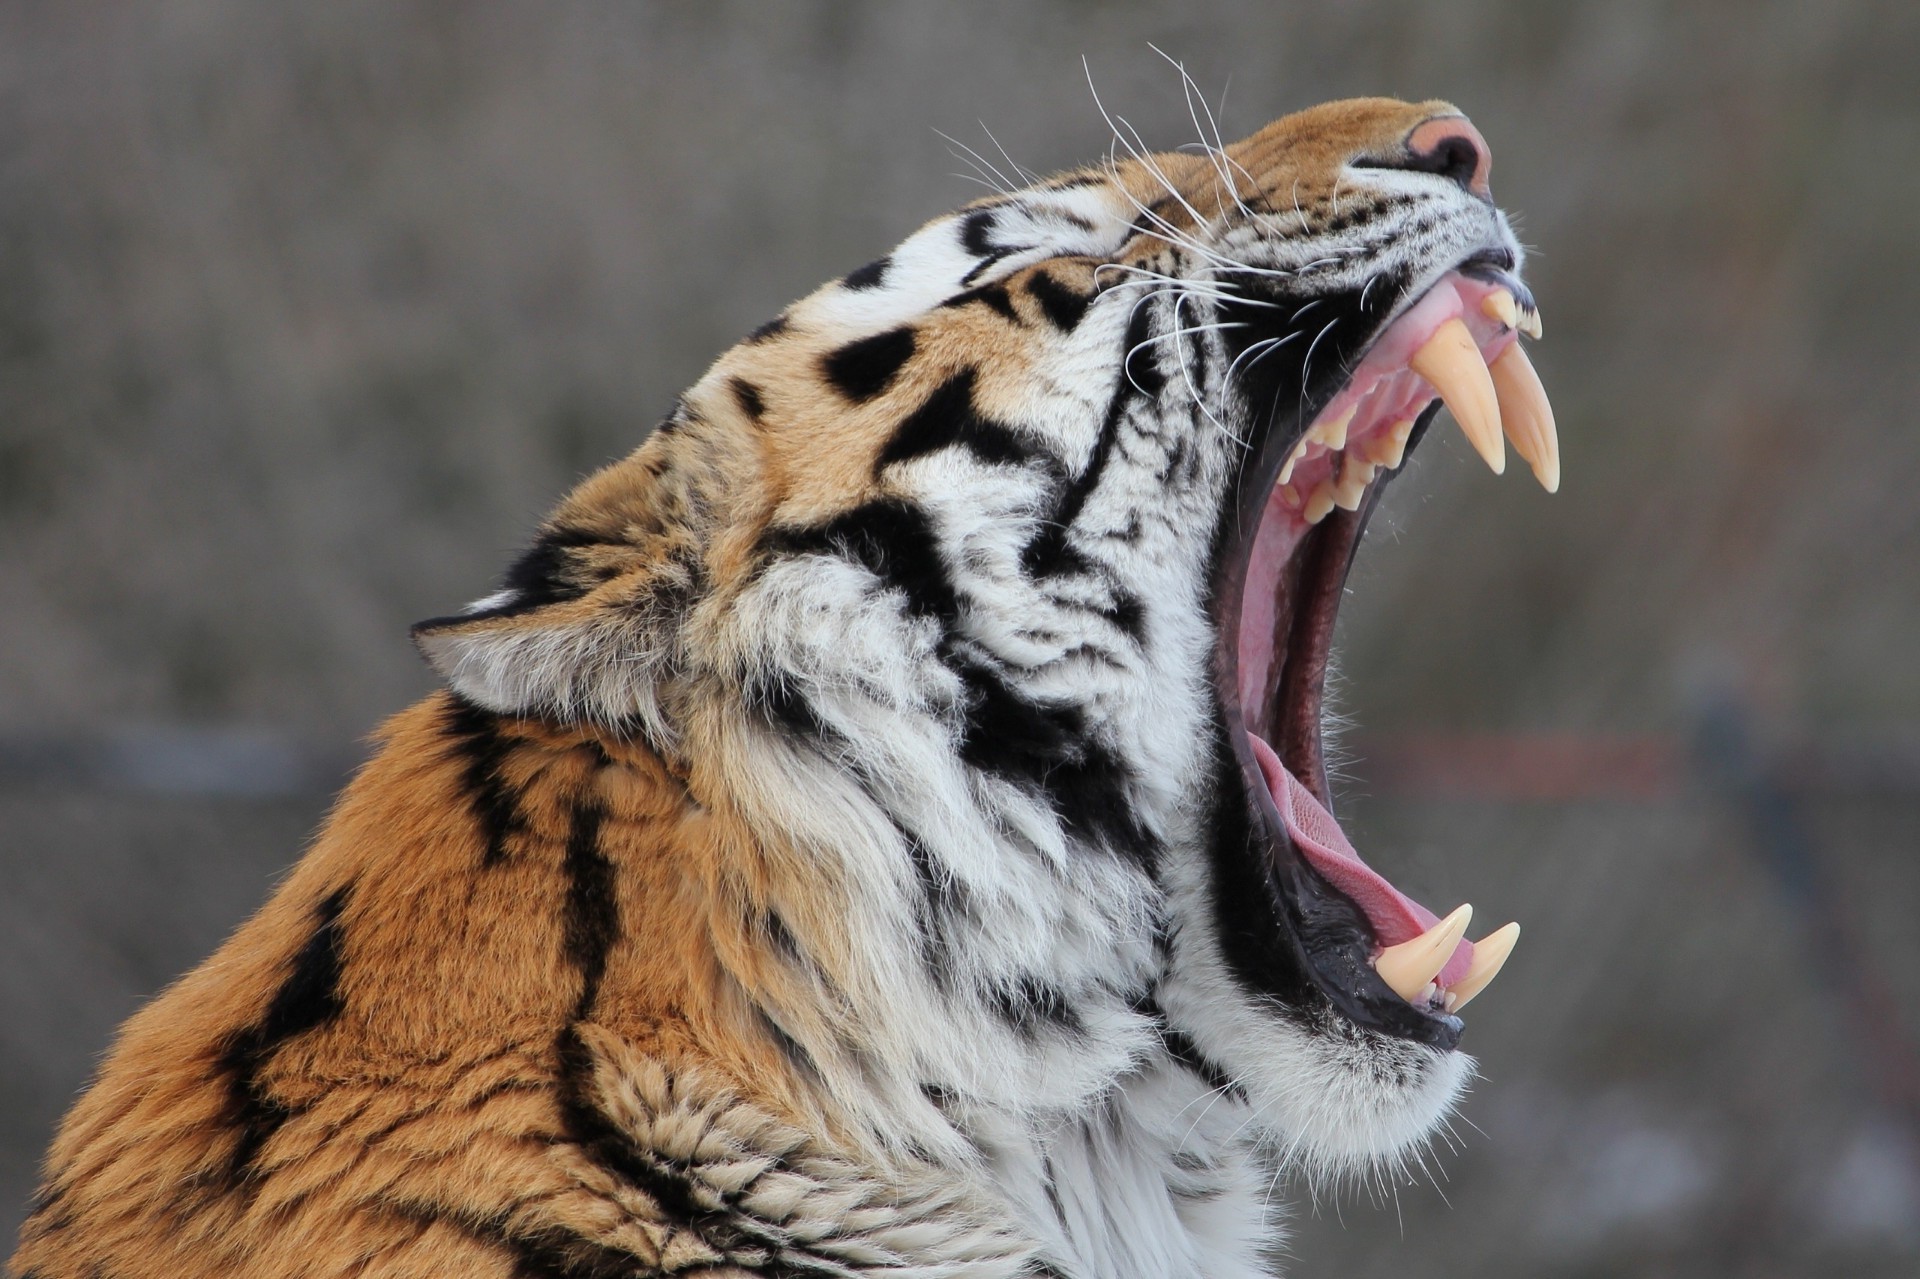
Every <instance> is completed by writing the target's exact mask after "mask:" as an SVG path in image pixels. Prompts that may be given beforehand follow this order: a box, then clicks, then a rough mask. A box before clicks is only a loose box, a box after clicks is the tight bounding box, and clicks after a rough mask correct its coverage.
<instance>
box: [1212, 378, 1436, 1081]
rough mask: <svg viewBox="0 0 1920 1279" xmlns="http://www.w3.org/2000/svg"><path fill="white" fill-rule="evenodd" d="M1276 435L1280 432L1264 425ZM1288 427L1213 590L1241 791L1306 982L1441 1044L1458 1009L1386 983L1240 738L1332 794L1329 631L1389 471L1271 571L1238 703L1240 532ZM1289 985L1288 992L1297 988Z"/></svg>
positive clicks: (1419, 428)
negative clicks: (1245, 698)
mask: <svg viewBox="0 0 1920 1279" xmlns="http://www.w3.org/2000/svg"><path fill="white" fill-rule="evenodd" d="M1438 411H1439V404H1438V402H1437V401H1435V402H1434V403H1433V404H1431V405H1429V406H1428V407H1427V409H1426V410H1425V411H1424V412H1422V413H1421V414H1420V416H1419V418H1418V420H1417V424H1416V426H1415V428H1414V432H1413V435H1412V437H1411V438H1410V440H1409V442H1408V451H1409V453H1411V451H1412V449H1413V448H1414V447H1415V446H1416V445H1417V444H1418V442H1419V440H1420V439H1421V438H1422V437H1423V436H1424V435H1425V433H1426V430H1427V427H1428V424H1429V423H1430V422H1431V421H1432V419H1433V417H1434V415H1435V414H1436V413H1437V412H1438ZM1269 435H1270V436H1282V435H1285V433H1282V432H1269ZM1295 438H1296V437H1295V436H1293V435H1286V436H1285V438H1281V439H1269V440H1268V441H1267V442H1266V443H1265V444H1264V445H1263V447H1261V448H1260V449H1259V450H1258V454H1259V456H1257V457H1256V458H1255V459H1254V460H1253V461H1252V462H1251V463H1250V464H1249V466H1248V469H1247V474H1246V476H1245V481H1244V487H1243V490H1242V492H1243V496H1242V503H1243V506H1245V507H1247V508H1249V509H1245V510H1243V511H1241V512H1240V518H1239V519H1238V520H1237V521H1234V523H1235V526H1236V527H1237V529H1238V530H1239V536H1238V537H1237V538H1236V539H1235V540H1236V541H1237V543H1238V545H1236V546H1233V547H1230V548H1229V549H1228V551H1227V554H1226V556H1225V559H1224V561H1223V565H1222V567H1223V574H1222V579H1221V583H1220V594H1219V596H1218V598H1219V600H1220V602H1221V604H1222V605H1223V608H1222V613H1221V617H1220V634H1221V635H1222V637H1223V638H1222V640H1221V642H1220V653H1219V658H1220V660H1219V672H1220V676H1219V678H1220V688H1221V700H1222V705H1223V708H1224V710H1225V711H1226V721H1227V732H1228V736H1229V739H1230V742H1231V745H1232V748H1233V752H1234V756H1235V758H1236V759H1237V761H1238V763H1239V766H1240V773H1241V775H1242V780H1243V783H1244V788H1245V791H1246V794H1247V798H1248V801H1249V802H1250V804H1251V806H1252V808H1253V809H1254V811H1255V813H1256V814H1257V816H1256V820H1255V827H1256V829H1255V840H1256V841H1257V842H1264V843H1266V844H1267V845H1268V847H1269V849H1270V858H1271V862H1270V865H1269V867H1268V880H1269V883H1270V884H1271V885H1272V887H1273V889H1275V890H1277V895H1278V896H1279V897H1280V899H1281V905H1282V911H1281V919H1280V922H1282V924H1283V926H1284V927H1285V928H1286V929H1287V931H1289V932H1290V933H1291V942H1292V946H1291V949H1292V951H1293V958H1294V962H1296V963H1298V964H1299V965H1300V966H1301V968H1302V969H1303V970H1304V974H1305V975H1306V976H1307V977H1308V978H1309V982H1308V984H1310V985H1311V986H1312V987H1313V988H1315V989H1317V991H1318V992H1319V994H1320V995H1321V996H1323V997H1324V998H1325V999H1326V1000H1327V1001H1329V1002H1331V1003H1332V1005H1333V1006H1334V1008H1335V1010H1336V1011H1338V1012H1339V1013H1340V1014H1341V1015H1343V1016H1344V1017H1346V1018H1347V1019H1348V1020H1350V1021H1352V1022H1354V1023H1356V1024H1358V1025H1361V1026H1363V1027H1366V1028H1369V1029H1373V1030H1377V1031H1381V1032H1383V1033H1386V1034H1391V1035H1394V1036H1397V1037H1400V1038H1406V1039H1412V1040H1416V1041H1419V1042H1421V1043H1426V1044H1431V1045H1433V1046H1435V1047H1439V1048H1451V1047H1453V1046H1454V1045H1455V1044H1456V1043H1457V1042H1458V1040H1459V1036H1460V1033H1461V1030H1462V1028H1463V1026H1462V1023H1461V1021H1460V1019H1459V1018H1458V1017H1454V1016H1451V1015H1449V1014H1446V1013H1444V1012H1440V1011H1437V1010H1435V1009H1431V1008H1421V1007H1416V1006H1415V1005H1413V1004H1410V1003H1409V1002H1408V1001H1407V1000H1405V999H1403V998H1401V997H1400V996H1399V995H1397V994H1395V993H1394V992H1393V991H1392V990H1391V989H1390V988H1389V987H1388V986H1387V985H1386V984H1385V983H1384V982H1383V981H1382V980H1381V979H1380V978H1379V976H1378V975H1377V974H1376V973H1375V972H1374V971H1373V968H1372V964H1371V956H1372V953H1373V951H1374V950H1375V948H1376V944H1377V943H1376V939H1375V937H1374V934H1373V930H1372V928H1371V926H1370V925H1369V924H1368V922H1367V919H1366V917H1365V915H1364V914H1363V913H1362V911H1361V910H1360V909H1359V908H1358V907H1357V906H1356V905H1355V904H1354V903H1353V902H1352V901H1350V900H1349V899H1348V898H1346V897H1345V896H1344V895H1343V894H1341V893H1340V892H1339V891H1338V890H1336V889H1335V888H1334V887H1333V886H1332V885H1331V884H1329V883H1327V882H1326V881H1325V880H1324V879H1323V878H1321V877H1320V876H1319V875H1318V874H1317V873H1316V872H1315V871H1314V869H1313V868H1312V867H1311V866H1309V865H1307V864H1306V862H1305V860H1304V859H1303V858H1302V857H1301V856H1300V855H1299V854H1298V852H1297V851H1296V850H1295V849H1294V847H1293V844H1292V840H1291V837H1290V836H1289V834H1288V832H1287V829H1286V826H1285V823H1284V822H1283V820H1282V819H1281V817H1280V814H1279V813H1278V811H1277V809H1276V808H1275V806H1274V803H1273V800H1272V798H1271V797H1270V795H1269V793H1268V788H1267V785H1266V783H1265V782H1264V781H1263V780H1262V779H1261V778H1262V775H1261V772H1260V769H1259V767H1258V765H1257V764H1256V763H1255V761H1254V760H1253V757H1252V755H1251V753H1250V748H1249V747H1248V746H1247V745H1246V734H1247V733H1248V732H1252V733H1255V734H1257V735H1259V736H1260V737H1261V738H1263V739H1265V740H1266V741H1267V742H1268V743H1269V744H1270V745H1271V746H1272V747H1273V749H1274V751H1275V752H1276V753H1277V754H1278V755H1279V756H1280V759H1281V762H1282V763H1283V764H1284V765H1285V767H1286V769H1287V771H1288V772H1290V773H1292V774H1293V776H1294V777H1295V778H1297V779H1298V780H1299V781H1300V782H1301V784H1302V785H1304V786H1305V787H1306V788H1307V790H1308V791H1310V792H1311V793H1312V794H1313V796H1314V798H1315V799H1317V800H1318V801H1319V802H1320V803H1321V805H1323V806H1324V807H1325V808H1327V809H1328V810H1329V811H1331V810H1332V808H1333V797H1332V794H1331V792H1330V789H1329V787H1328V784H1327V769H1326V748H1325V743H1324V739H1323V736H1322V730H1321V725H1322V713H1323V709H1324V699H1325V692H1326V680H1327V670H1328V664H1329V660H1330V657H1331V652H1332V647H1333V634H1334V628H1335V624H1336V622H1337V620H1338V616H1339V608H1340V601H1341V598H1342V596H1343V595H1344V593H1345V589H1346V580H1347V574H1348V570H1349V569H1350V568H1351V567H1352V564H1353V559H1354V555H1355V552H1356V551H1357V550H1358V548H1359V544H1360V540H1361V536H1362V534H1363V533H1364V531H1365V529H1366V526H1367V523H1368V521H1369V519H1370V518H1371V516H1372V513H1373V511H1374V508H1375V507H1376V506H1377V504H1378V502H1379V498H1380V494H1381V492H1382V490H1384V488H1385V487H1386V484H1387V483H1388V482H1389V481H1390V479H1391V477H1392V473H1391V472H1388V473H1383V474H1382V475H1381V476H1380V477H1379V478H1378V479H1377V480H1376V481H1375V482H1374V483H1373V484H1372V485H1371V486H1370V487H1369V489H1368V490H1367V494H1366V497H1365V499H1364V500H1363V501H1362V502H1361V504H1360V506H1359V508H1358V509H1356V510H1352V511H1347V510H1340V509H1336V510H1334V511H1333V512H1332V513H1330V514H1329V515H1328V516H1327V518H1325V519H1324V520H1322V521H1321V522H1320V523H1319V524H1318V525H1316V526H1315V527H1313V528H1312V529H1311V530H1309V531H1308V532H1307V534H1306V535H1305V536H1304V537H1303V538H1302V539H1301V541H1300V542H1299V544H1298V546H1297V547H1296V548H1295V550H1294V552H1293V554H1292V556H1291V557H1290V558H1289V560H1288V561H1287V563H1286V565H1285V566H1284V569H1283V570H1282V572H1281V575H1280V581H1279V587H1278V590H1277V591H1276V595H1275V611H1274V636H1273V663H1272V669H1271V671H1270V672H1269V673H1268V676H1267V679H1266V681H1265V682H1266V688H1265V689H1264V690H1262V695H1261V696H1259V697H1257V698H1255V699H1253V700H1252V704H1249V705H1242V704H1241V698H1240V696H1239V693H1238V688H1239V671H1238V663H1239V655H1238V652H1237V646H1236V644H1235V642H1234V640H1233V639H1232V638H1231V637H1232V636H1234V635H1235V634H1236V633H1237V631H1238V628H1239V624H1240V619H1239V608H1240V600H1241V596H1242V592H1243V590H1244V589H1245V583H1246V573H1247V567H1248V565H1247V561H1248V558H1249V555H1250V548H1249V546H1248V542H1249V541H1250V539H1251V536H1252V530H1253V529H1254V528H1256V527H1257V525H1258V523H1259V518H1260V514H1259V511H1260V506H1261V504H1262V503H1263V501H1264V498H1265V495H1266V494H1267V493H1268V492H1269V491H1270V490H1271V489H1272V487H1273V483H1274V480H1275V478H1276V477H1277V475H1278V472H1279V468H1280V462H1281V459H1282V458H1284V456H1285V455H1286V453H1287V452H1288V451H1289V450H1290V449H1291V448H1292V446H1293V444H1294V443H1295ZM1296 997H1297V995H1296Z"/></svg>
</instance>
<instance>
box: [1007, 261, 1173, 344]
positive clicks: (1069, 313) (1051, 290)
mask: <svg viewBox="0 0 1920 1279" xmlns="http://www.w3.org/2000/svg"><path fill="white" fill-rule="evenodd" d="M1027 292H1029V293H1031V294H1033V297H1034V300H1035V301H1036V302H1038V303H1039V304H1040V310H1041V312H1042V313H1043V314H1044V315H1045V316H1046V317H1047V319H1048V320H1049V321H1051V322H1052V324H1053V327H1055V328H1056V329H1059V330H1061V331H1062V332H1064V333H1071V332H1073V330H1074V327H1075V326H1076V325H1078V324H1079V323H1080V320H1081V317H1083V316H1085V315H1086V313H1087V307H1088V306H1089V305H1090V304H1091V303H1092V302H1093V298H1092V297H1091V296H1089V295H1088V294H1085V293H1078V292H1075V291H1074V290H1073V289H1070V288H1068V287H1067V286H1066V285H1064V284H1062V283H1060V281H1058V280H1056V279H1054V278H1053V276H1052V275H1051V274H1050V273H1049V272H1046V271H1035V272H1034V273H1033V274H1032V275H1031V276H1030V277H1028V279H1027ZM1142 309H1144V308H1142Z"/></svg>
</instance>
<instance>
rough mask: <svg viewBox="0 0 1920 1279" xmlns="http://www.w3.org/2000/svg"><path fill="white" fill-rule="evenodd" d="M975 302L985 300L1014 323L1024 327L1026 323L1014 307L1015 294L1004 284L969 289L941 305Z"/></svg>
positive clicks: (951, 305) (964, 304)
mask: <svg viewBox="0 0 1920 1279" xmlns="http://www.w3.org/2000/svg"><path fill="white" fill-rule="evenodd" d="M973 302H984V303H986V304H987V306H989V307H991V308H992V309H993V310H995V311H998V312H999V313H1000V314H1001V315H1002V316H1004V317H1005V318H1007V319H1008V320H1011V321H1012V322H1013V323H1015V324H1018V325H1021V326H1023V327H1024V326H1025V324H1026V321H1025V320H1024V319H1022V318H1021V317H1020V313H1019V312H1018V311H1016V310H1014V309H1013V295H1012V294H1010V293H1008V292H1007V286H1006V285H1004V284H983V285H981V286H980V287H979V288H977V289H968V290H967V291H966V292H964V293H956V294H954V295H953V296H952V297H950V298H948V299H947V300H946V301H945V302H942V303H941V304H940V305H941V306H942V307H956V306H966V305H968V304H969V303H973Z"/></svg>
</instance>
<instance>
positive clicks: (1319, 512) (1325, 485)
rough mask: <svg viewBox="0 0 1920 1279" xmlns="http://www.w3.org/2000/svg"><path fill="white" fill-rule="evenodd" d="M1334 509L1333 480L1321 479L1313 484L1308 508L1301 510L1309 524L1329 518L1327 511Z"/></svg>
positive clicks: (1308, 497)
mask: <svg viewBox="0 0 1920 1279" xmlns="http://www.w3.org/2000/svg"><path fill="white" fill-rule="evenodd" d="M1332 509H1333V481H1332V480H1321V481H1320V482H1319V483H1318V484H1316V485H1314V486H1313V492H1311V493H1309V494H1307V508H1306V510H1304V511H1302V512H1301V515H1303V516H1304V517H1305V518H1306V521H1307V523H1309V524H1318V523H1319V522H1320V521H1321V520H1324V519H1326V518H1327V512H1328V511H1331V510H1332Z"/></svg>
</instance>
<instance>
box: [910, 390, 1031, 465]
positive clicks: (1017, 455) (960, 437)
mask: <svg viewBox="0 0 1920 1279" xmlns="http://www.w3.org/2000/svg"><path fill="white" fill-rule="evenodd" d="M973 382H974V370H972V369H964V370H962V371H961V372H959V373H956V374H954V375H953V376H952V377H950V378H948V379H947V380H946V381H944V382H942V383H941V384H940V385H939V387H938V388H937V389H935V391H934V393H933V394H932V395H930V396H928V397H927V401H926V403H924V404H922V405H921V406H920V407H919V408H917V409H915V410H914V411H913V412H912V413H911V414H909V415H908V416H907V418H906V420H905V421H903V422H901V423H900V427H899V429H898V430H896V431H895V432H894V433H893V438H892V439H890V440H888V441H887V446H886V448H884V449H882V450H881V451H880V457H879V459H878V460H876V461H875V462H874V464H873V473H874V475H875V477H876V478H877V477H878V476H879V474H880V472H881V471H883V470H885V469H886V468H887V467H889V466H892V465H893V464H894V463H895V462H905V461H909V460H911V459H913V458H916V457H923V456H925V455H926V454H928V453H933V452H937V451H938V450H940V449H944V448H951V447H953V446H956V445H957V446H959V447H961V448H964V449H966V450H967V451H968V452H970V453H972V454H973V455H974V456H975V457H977V458H979V459H980V460H981V461H982V462H986V463H989V464H991V465H1001V466H1019V465H1021V464H1023V463H1025V462H1029V461H1032V460H1033V459H1034V458H1035V457H1037V456H1039V454H1038V452H1037V451H1036V450H1035V449H1034V448H1033V447H1032V446H1031V445H1029V444H1028V443H1027V442H1026V441H1024V440H1022V439H1021V438H1020V437H1019V436H1017V435H1015V434H1014V433H1013V431H1012V430H1010V429H1009V428H1007V427H1005V426H1003V425H1001V424H1000V423H998V422H995V421H993V420H991V419H989V418H985V417H982V416H981V415H980V414H979V412H978V411H976V410H975V408H974V405H973Z"/></svg>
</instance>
